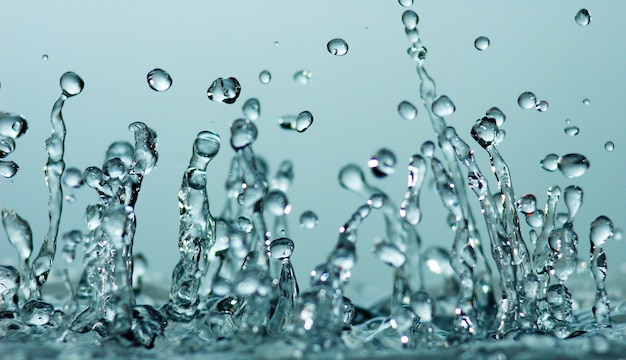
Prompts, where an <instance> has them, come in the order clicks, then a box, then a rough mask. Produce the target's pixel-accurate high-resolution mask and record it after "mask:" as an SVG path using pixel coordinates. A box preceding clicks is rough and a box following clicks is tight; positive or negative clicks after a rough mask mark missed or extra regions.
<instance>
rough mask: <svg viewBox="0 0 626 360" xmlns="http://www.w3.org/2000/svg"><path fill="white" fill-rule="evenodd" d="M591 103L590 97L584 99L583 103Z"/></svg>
mask: <svg viewBox="0 0 626 360" xmlns="http://www.w3.org/2000/svg"><path fill="white" fill-rule="evenodd" d="M589 104H591V101H589V99H583V105H589Z"/></svg>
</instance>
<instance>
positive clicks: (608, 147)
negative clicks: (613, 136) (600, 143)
mask: <svg viewBox="0 0 626 360" xmlns="http://www.w3.org/2000/svg"><path fill="white" fill-rule="evenodd" d="M614 149H615V144H614V143H613V142H612V141H607V142H605V143H604V150H606V151H608V152H611V151H613V150H614Z"/></svg>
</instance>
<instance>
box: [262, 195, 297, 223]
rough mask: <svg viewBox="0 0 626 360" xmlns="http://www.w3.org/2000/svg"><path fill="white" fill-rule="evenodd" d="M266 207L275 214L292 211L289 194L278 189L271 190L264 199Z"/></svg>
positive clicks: (280, 214) (279, 214)
mask: <svg viewBox="0 0 626 360" xmlns="http://www.w3.org/2000/svg"><path fill="white" fill-rule="evenodd" d="M263 204H264V205H265V209H266V210H267V211H269V212H270V213H271V214H272V215H274V216H283V215H287V214H289V213H290V212H291V205H289V200H287V195H285V193H284V192H282V191H281V190H278V189H274V190H270V191H269V192H268V193H267V195H265V200H264V201H263Z"/></svg>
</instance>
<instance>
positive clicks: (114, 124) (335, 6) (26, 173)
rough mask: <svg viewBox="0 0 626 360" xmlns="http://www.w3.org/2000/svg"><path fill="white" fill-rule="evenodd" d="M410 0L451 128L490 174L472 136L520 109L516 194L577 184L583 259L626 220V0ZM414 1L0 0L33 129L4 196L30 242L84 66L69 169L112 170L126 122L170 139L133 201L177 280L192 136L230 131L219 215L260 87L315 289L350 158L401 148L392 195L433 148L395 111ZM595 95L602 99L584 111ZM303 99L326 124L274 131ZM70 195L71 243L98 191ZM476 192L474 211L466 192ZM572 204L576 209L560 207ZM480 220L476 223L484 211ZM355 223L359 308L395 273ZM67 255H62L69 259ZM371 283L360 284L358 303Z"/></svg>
mask: <svg viewBox="0 0 626 360" xmlns="http://www.w3.org/2000/svg"><path fill="white" fill-rule="evenodd" d="M583 7H587V8H588V9H589V11H590V12H591V15H592V19H593V20H592V22H591V24H590V25H589V26H587V27H581V26H579V25H577V24H576V23H575V22H574V15H575V14H576V12H577V11H578V10H579V9H580V8H583ZM412 9H413V10H414V11H416V12H417V13H418V14H419V16H420V22H419V25H418V28H419V31H420V35H421V37H422V41H423V44H424V45H425V46H426V47H427V48H428V55H427V60H426V65H425V66H426V68H427V69H428V71H429V73H430V75H431V76H432V77H433V79H434V80H435V81H436V83H437V92H438V94H446V95H448V96H449V97H450V98H451V99H452V100H453V101H454V103H455V104H456V107H457V111H456V112H455V113H454V114H452V115H451V116H449V117H448V118H447V119H446V121H447V122H448V124H449V125H452V126H455V127H456V128H457V131H458V133H459V134H461V136H462V137H463V138H464V139H465V140H466V141H467V142H468V143H470V144H471V146H472V147H474V148H475V149H476V156H477V158H478V159H479V161H480V164H481V165H482V169H483V172H485V173H488V172H489V167H488V161H487V156H486V153H485V152H484V151H482V149H479V148H478V146H477V145H476V144H475V143H474V142H473V141H471V138H470V137H469V130H470V128H471V126H472V125H473V123H474V121H475V120H476V119H477V118H479V117H481V116H482V115H483V114H484V113H485V111H486V110H487V109H489V108H490V107H492V106H498V107H499V108H500V109H501V110H502V111H503V112H504V113H505V114H506V115H507V122H506V123H505V125H504V127H503V128H504V129H505V130H506V132H507V137H506V139H505V141H504V142H503V143H502V144H501V145H500V150H501V152H502V154H503V156H504V158H505V160H506V161H507V163H508V164H509V166H510V169H511V173H512V179H513V184H514V188H515V191H516V195H517V196H518V197H519V196H522V195H524V194H527V193H534V194H535V195H536V196H537V198H538V204H539V206H540V207H541V208H543V204H544V203H545V200H546V196H545V191H546V189H547V187H548V186H550V185H553V184H556V185H559V186H561V188H562V189H564V188H565V187H566V186H568V185H571V184H576V185H579V186H581V187H582V188H583V189H584V191H585V198H584V205H583V207H582V209H581V210H580V212H579V215H578V217H577V219H576V222H575V229H576V230H577V231H578V233H579V237H580V246H579V256H580V257H581V258H587V257H588V255H587V251H588V242H587V241H588V240H587V239H588V233H589V224H590V222H591V221H592V220H593V219H595V218H596V217H597V216H598V215H602V214H604V215H607V216H609V217H610V218H611V219H612V220H613V221H614V223H615V225H616V227H618V228H622V227H624V224H625V223H626V211H624V204H626V191H625V190H624V185H623V184H624V181H625V180H626V176H625V175H626V171H625V170H624V169H625V165H626V162H625V161H624V159H625V156H626V143H625V141H624V140H626V133H625V131H624V126H623V122H624V115H623V112H624V110H623V109H624V105H623V104H624V101H623V99H624V95H625V94H626V91H625V89H624V88H625V85H624V84H626V68H625V67H624V58H626V50H625V49H626V47H624V44H625V41H626V39H625V37H626V22H624V19H623V15H624V14H625V13H626V3H623V2H617V1H614V2H611V3H610V4H609V3H608V2H603V3H598V2H593V3H589V2H582V1H567V2H566V1H558V2H545V1H524V2H518V3H511V2H508V3H507V4H503V3H502V2H501V1H495V0H493V1H481V2H475V3H473V4H471V5H469V4H463V5H460V2H456V1H437V2H435V1H431V2H425V1H417V2H416V4H415V5H414V6H413V7H412ZM404 11H405V8H402V7H401V6H400V5H399V4H398V2H397V1H396V0H386V1H374V0H370V1H362V0H360V1H356V0H351V1H347V0H344V1H330V0H326V1H319V0H318V1H291V0H290V1H287V0H280V1H262V2H261V1H232V2H230V1H220V2H217V1H195V2H186V3H183V4H181V3H174V2H165V1H160V2H153V1H133V2H122V1H114V2H91V3H85V2H83V1H63V2H49V1H29V2H19V1H5V2H4V3H3V4H2V6H1V11H0V54H1V55H0V83H1V87H0V110H2V111H9V112H16V113H20V114H23V115H24V116H25V117H26V118H27V119H28V122H29V126H30V128H29V131H28V133H27V134H26V135H24V136H23V137H22V138H20V139H18V141H17V149H16V152H15V153H14V154H13V155H11V156H10V157H9V158H8V160H14V161H16V162H17V163H18V164H19V165H20V167H21V169H20V172H19V173H18V174H17V175H16V176H15V177H14V178H13V179H0V206H1V207H3V208H4V207H13V208H15V210H16V211H17V212H18V213H19V214H21V215H22V216H23V217H24V218H26V219H27V220H28V221H29V222H30V224H31V226H32V228H33V234H34V242H35V252H37V251H38V248H39V246H40V244H41V240H42V239H43V237H44V235H45V233H46V231H47V196H48V195H47V188H46V185H45V182H44V176H43V172H42V167H43V165H44V164H45V162H46V153H45V150H44V148H43V144H44V140H45V139H46V138H47V137H48V136H49V135H50V131H51V126H50V122H49V114H50V109H51V107H52V104H53V103H54V101H55V100H56V99H57V97H58V96H59V93H60V89H59V85H58V84H59V77H60V76H61V74H63V73H64V72H66V71H74V72H76V73H78V74H79V75H80V76H81V77H82V78H83V79H84V80H85V83H86V85H85V89H84V91H83V92H82V93H81V94H80V95H79V96H76V97H74V98H71V99H69V100H68V101H67V102H66V104H65V108H64V110H63V114H64V118H65V121H66V125H67V128H68V133H67V139H66V155H65V161H66V164H67V166H68V167H70V166H72V167H78V168H80V169H84V168H85V167H87V166H90V165H96V166H101V165H102V160H103V158H104V151H105V150H106V148H107V147H108V145H109V144H110V143H111V142H113V141H116V140H128V141H131V142H132V138H131V133H130V132H128V131H127V126H128V124H130V123H131V122H134V121H143V122H145V123H147V124H148V125H149V126H150V127H152V128H153V129H155V130H156V131H157V132H158V134H159V145H158V151H159V154H160V159H159V162H158V168H157V169H156V170H155V171H153V172H152V173H151V174H149V175H148V176H147V177H146V178H145V179H144V184H143V187H142V190H141V194H140V196H139V201H138V204H137V207H136V214H137V219H138V228H137V233H136V237H135V252H136V253H139V252H142V253H144V254H145V255H146V257H147V259H148V261H149V267H150V269H151V270H153V271H154V274H155V275H154V276H155V277H156V279H157V281H162V282H163V285H164V286H165V287H168V284H169V277H170V274H171V270H172V268H173V266H174V265H175V263H176V262H177V260H178V248H177V237H178V235H177V233H178V206H177V191H178V189H179V186H180V180H181V176H182V173H183V171H184V170H185V168H186V166H187V163H188V160H189V157H190V156H191V145H192V142H193V140H194V138H195V135H196V134H197V133H198V132H199V131H201V130H212V131H215V132H217V133H219V134H221V136H222V140H223V141H222V143H223V146H222V149H221V151H220V154H219V155H218V157H217V158H216V159H215V160H214V161H213V162H212V163H211V164H210V165H209V168H208V176H209V197H210V201H211V209H212V213H213V214H214V215H217V214H219V213H220V212H221V210H222V207H223V204H224V200H225V194H224V182H225V179H226V175H227V172H228V164H229V162H230V159H231V157H232V156H233V154H234V152H233V150H232V149H231V148H230V146H229V145H228V137H229V134H230V132H229V125H230V123H231V122H232V121H233V120H234V119H236V118H239V117H242V113H241V106H242V105H243V103H244V102H245V100H246V99H248V98H250V97H256V98H258V99H259V100H260V102H261V117H260V118H259V119H258V120H256V124H257V126H258V128H259V138H258V140H257V141H256V143H255V144H254V150H255V152H256V153H257V154H259V155H262V156H263V157H264V158H265V159H266V160H267V161H268V162H269V164H270V166H271V168H270V170H271V173H272V174H273V173H274V171H275V170H276V168H277V166H278V164H279V163H280V162H281V161H282V160H283V159H290V160H292V161H293V162H294V164H295V181H294V183H293V185H292V187H291V189H290V190H289V192H288V193H287V195H288V197H289V200H290V202H291V204H292V207H293V210H292V213H291V215H290V237H291V238H292V239H293V240H294V242H295V245H296V249H295V252H294V255H293V257H292V260H293V262H294V266H295V268H296V272H297V275H298V278H299V282H300V286H301V288H306V287H308V276H307V274H308V273H309V271H310V270H311V269H312V268H313V267H314V266H315V265H317V264H319V263H320V262H321V261H323V259H324V258H325V256H326V255H327V254H328V252H329V251H330V250H331V249H332V247H333V246H334V244H335V242H336V239H337V235H338V228H339V227H340V226H341V225H342V224H343V223H344V221H345V220H346V219H348V217H349V216H350V215H351V214H352V212H353V211H354V210H355V209H356V208H357V207H358V206H359V205H360V204H361V203H362V201H361V200H360V199H359V198H358V197H357V196H356V195H354V194H352V193H349V192H348V191H345V190H342V189H341V188H340V186H339V184H338V182H337V173H338V170H339V169H340V168H341V167H342V166H343V165H345V164H347V163H349V162H355V163H357V164H359V165H361V166H362V167H365V166H366V162H367V160H368V159H369V157H370V155H371V154H372V153H373V152H374V151H376V150H377V149H379V148H380V147H383V146H386V147H388V148H390V149H391V150H393V151H394V152H395V153H396V156H397V158H398V167H397V171H396V173H395V174H394V175H392V176H390V177H388V178H386V179H384V180H379V179H374V178H373V177H372V176H371V174H370V173H369V170H368V171H367V175H368V179H369V182H370V183H371V184H372V185H375V186H378V187H380V188H382V189H384V190H386V191H387V193H388V195H389V196H390V197H391V198H392V199H394V200H395V201H396V202H397V203H398V204H399V203H400V201H401V199H402V197H403V195H404V192H405V190H406V170H405V169H406V168H405V166H406V163H407V160H408V158H409V156H410V155H411V154H413V153H417V152H418V151H419V147H420V145H421V143H422V142H423V141H425V140H434V136H433V130H432V128H431V125H430V121H429V120H428V118H427V116H426V111H425V109H423V108H422V107H420V114H419V115H418V117H417V118H416V119H415V120H413V121H405V120H403V119H401V118H400V117H399V116H398V114H397V112H396V107H397V105H398V103H399V102H400V101H402V100H409V101H411V102H412V103H414V104H416V105H417V104H421V101H420V100H419V93H418V87H419V79H418V77H417V74H416V72H415V63H414V62H413V61H412V60H411V59H410V58H409V57H408V56H407V55H406V49H407V47H408V46H409V45H410V44H409V42H408V41H407V39H406V37H405V35H404V27H403V25H402V22H401V15H402V13H403V12H404ZM481 35H484V36H488V37H489V38H490V39H491V46H490V47H489V48H488V49H487V50H486V51H482V52H480V51H477V50H476V49H474V46H473V43H474V39H475V38H476V37H478V36H481ZM335 37H340V38H343V39H345V40H346V41H347V42H348V44H349V52H348V54H347V55H346V56H343V57H335V56H331V55H330V54H329V53H328V52H327V51H326V43H327V42H328V40H330V39H332V38H335ZM275 41H278V42H279V45H278V46H276V45H274V42H275ZM43 54H47V55H48V56H49V59H48V60H47V61H44V60H42V55H43ZM155 67H160V68H163V69H165V70H166V71H168V72H169V73H170V75H171V76H172V78H173V85H172V87H171V88H170V89H169V90H168V91H166V92H163V93H157V92H155V91H153V90H151V89H150V88H149V87H148V85H147V83H146V74H147V73H148V72H149V71H150V70H151V69H153V68H155ZM264 69H268V70H269V71H271V73H272V81H271V83H270V84H268V85H263V84H261V83H260V82H259V80H258V74H259V72H260V71H262V70H264ZM301 69H308V70H310V71H311V72H312V73H313V78H312V81H311V82H310V84H308V85H302V84H299V83H296V82H294V81H293V74H294V73H295V72H296V71H298V70H301ZM229 76H234V77H236V78H237V79H239V81H240V83H241V85H242V91H241V96H240V98H239V100H238V101H237V102H236V103H235V104H233V105H225V104H220V103H214V102H212V101H209V100H208V99H207V97H206V90H207V88H208V86H209V85H210V84H211V82H212V81H213V80H214V79H216V78H218V77H229ZM523 91H533V92H534V93H535V94H536V95H537V97H538V99H539V100H544V99H545V100H547V101H548V102H549V104H550V108H549V110H548V111H547V112H545V113H540V112H538V111H535V110H523V109H521V108H519V107H518V105H517V97H518V95H519V94H520V93H522V92H523ZM584 98H589V99H590V101H591V103H590V104H589V105H587V106H585V105H583V103H582V100H583V99H584ZM302 110H309V111H311V113H313V115H314V117H315V122H314V124H313V125H312V127H311V128H310V129H309V130H308V131H306V132H305V133H296V132H289V131H285V130H282V129H280V128H279V126H278V124H277V119H278V117H279V116H281V115H284V114H297V113H298V112H300V111H302ZM567 118H569V119H571V124H572V125H575V126H578V127H580V134H579V135H578V136H575V137H570V136H567V135H565V134H564V132H563V129H564V128H565V127H566V124H565V119H567ZM607 140H612V141H613V142H614V143H615V150H614V151H613V152H607V151H605V150H604V147H603V144H604V143H605V142H606V141H607ZM552 152H553V153H556V154H560V155H563V154H566V153H570V152H579V153H581V154H584V155H585V156H586V157H587V158H588V159H589V161H590V163H591V167H590V169H589V170H588V172H587V173H586V174H585V175H584V176H582V177H579V178H576V179H566V178H565V177H563V176H562V175H561V174H560V173H559V172H555V173H548V172H546V171H544V170H542V169H541V168H540V166H539V161H540V160H541V159H542V158H543V157H544V156H545V155H546V154H548V153H552ZM436 154H437V156H440V153H439V152H437V153H436ZM429 176H430V174H429ZM490 181H492V188H493V189H495V182H494V181H493V180H490ZM66 193H68V191H66ZM75 195H76V197H77V201H76V202H75V203H67V202H66V203H65V209H64V214H63V218H62V224H61V234H62V233H63V232H66V231H69V230H72V229H75V228H78V229H82V230H84V229H85V226H84V224H83V221H82V218H83V211H84V208H85V206H86V205H87V204H88V203H90V202H94V201H95V200H96V193H95V191H94V190H92V189H89V188H83V189H80V190H78V191H76V192H75ZM470 199H471V201H470V202H471V204H472V205H473V208H474V210H477V208H478V207H477V202H476V200H475V197H474V195H473V194H470ZM421 203H422V208H423V210H424V216H423V220H422V223H421V224H420V225H419V232H420V234H421V236H422V238H423V239H424V242H425V243H426V245H432V244H438V245H441V246H446V247H449V246H450V244H451V242H452V239H453V233H452V232H451V231H449V230H448V229H447V226H446V224H445V216H446V211H445V210H444V209H443V207H442V205H441V202H440V200H439V199H438V197H437V195H436V194H434V193H433V192H432V191H424V192H423V195H422V202H421ZM309 209H310V210H313V211H315V212H316V213H317V214H318V216H319V218H320V223H319V225H318V227H317V228H315V229H313V230H306V229H300V228H299V226H298V218H299V215H300V214H301V213H302V212H303V211H305V210H309ZM560 210H561V211H565V208H564V206H563V204H561V208H560ZM476 212H477V211H476ZM476 218H477V219H479V223H481V222H482V216H480V214H478V212H477V214H476ZM481 226H482V225H481ZM524 226H525V224H524ZM482 227H484V226H482ZM527 231H528V227H526V226H525V228H524V233H527ZM61 234H60V235H61ZM359 234H360V238H359V242H358V245H357V247H358V251H359V262H358V263H357V265H356V267H355V268H354V271H353V278H352V280H351V283H350V289H349V290H348V296H352V297H353V300H355V302H357V303H363V302H367V301H369V300H371V299H372V297H376V296H381V295H384V294H386V293H389V292H390V291H391V271H390V269H389V268H388V267H387V266H386V265H384V264H382V263H381V262H379V261H378V260H376V259H374V258H373V256H371V255H370V250H371V246H372V239H374V238H375V237H378V236H384V228H383V220H382V215H381V214H380V213H376V212H374V213H373V214H372V215H371V216H370V218H369V219H368V220H367V221H366V223H365V224H364V225H363V226H362V227H361V229H360V230H359ZM483 237H484V239H485V240H486V232H483ZM0 238H1V241H0V259H1V261H2V263H14V262H15V259H16V257H17V256H16V252H15V250H14V249H12V248H11V246H10V245H9V243H8V241H6V236H5V234H4V233H3V232H2V233H1V235H0ZM485 242H487V241H485ZM59 246H62V244H60V245H59ZM606 249H607V252H608V264H609V267H610V270H609V280H610V279H611V277H613V278H614V279H617V278H619V277H620V276H619V275H617V273H616V272H618V273H620V274H622V275H623V274H624V273H626V258H625V257H624V256H625V254H626V252H625V251H624V243H623V242H619V241H615V240H612V241H610V242H609V243H607V245H606ZM79 256H80V255H79ZM59 258H60V256H59V257H58V258H57V260H60V259H59ZM77 263H78V261H77ZM60 265H62V264H61V261H57V269H60V268H62V266H60ZM159 279H161V280H159ZM358 291H360V292H362V294H361V295H356V293H357V292H358Z"/></svg>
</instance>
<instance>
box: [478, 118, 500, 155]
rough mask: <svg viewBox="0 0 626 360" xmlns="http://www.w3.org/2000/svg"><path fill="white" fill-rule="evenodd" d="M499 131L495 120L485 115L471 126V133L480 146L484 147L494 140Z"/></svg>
mask: <svg viewBox="0 0 626 360" xmlns="http://www.w3.org/2000/svg"><path fill="white" fill-rule="evenodd" d="M499 131H500V129H498V126H497V125H496V121H495V120H494V119H493V118H490V117H486V116H485V117H483V118H482V119H480V120H477V121H476V123H475V124H474V126H472V131H471V135H472V137H473V138H474V140H476V142H478V144H479V145H480V146H482V147H483V148H486V147H488V146H491V145H492V144H493V143H494V142H495V141H496V139H497V137H498V133H499Z"/></svg>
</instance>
